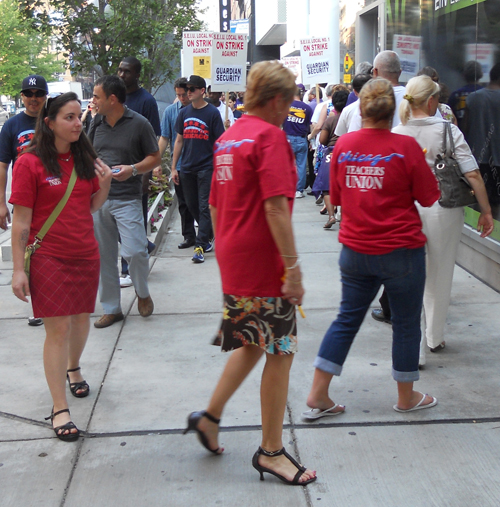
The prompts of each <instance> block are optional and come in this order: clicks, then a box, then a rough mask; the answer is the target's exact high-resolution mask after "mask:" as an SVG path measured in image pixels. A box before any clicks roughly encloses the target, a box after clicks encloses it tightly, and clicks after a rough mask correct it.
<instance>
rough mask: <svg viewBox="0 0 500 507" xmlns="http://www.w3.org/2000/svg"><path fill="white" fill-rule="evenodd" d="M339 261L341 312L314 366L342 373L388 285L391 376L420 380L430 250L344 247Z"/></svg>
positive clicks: (334, 372) (403, 380)
mask: <svg viewBox="0 0 500 507" xmlns="http://www.w3.org/2000/svg"><path fill="white" fill-rule="evenodd" d="M339 265H340V273H341V279H342V302H341V303H340V313H339V314H338V316H337V318H336V319H335V321H334V322H333V323H332V325H331V326H330V328H329V329H328V331H327V332H326V334H325V337H324V338H323V341H322V343H321V346H320V349H319V352H318V356H317V357H316V359H315V361H314V366H315V367H316V368H318V369H320V370H322V371H325V372H327V373H331V374H332V375H340V373H341V372H342V366H343V364H344V361H345V360H346V357H347V354H348V353H349V349H350V348H351V345H352V342H353V341H354V338H355V336H356V334H357V332H358V330H359V328H360V326H361V324H362V322H363V319H364V317H365V315H366V312H367V311H368V309H369V307H370V303H371V302H372V301H373V299H374V298H375V296H376V295H377V292H378V290H379V288H380V286H381V285H384V287H385V290H386V292H387V296H388V298H389V305H390V307H391V314H392V376H393V378H394V380H396V381H397V382H414V381H416V380H418V379H419V373H418V356H419V347H420V336H421V331H420V314H421V312H422V300H423V294H424V285H425V248H424V247H422V248H416V249H412V250H410V249H406V248H402V249H398V250H394V251H392V252H391V253H388V254H385V255H367V254H361V253H357V252H355V251H354V250H351V249H350V248H348V247H346V246H344V247H343V248H342V252H341V254H340V260H339Z"/></svg>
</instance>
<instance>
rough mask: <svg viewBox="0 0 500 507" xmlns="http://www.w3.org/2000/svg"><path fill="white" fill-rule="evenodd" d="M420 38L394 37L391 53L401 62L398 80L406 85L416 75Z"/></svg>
mask: <svg viewBox="0 0 500 507" xmlns="http://www.w3.org/2000/svg"><path fill="white" fill-rule="evenodd" d="M421 45H422V38H421V37H419V36H413V35H394V38H393V46H392V48H393V51H394V52H396V53H397V54H398V56H399V59H400V61H401V71H402V72H401V76H400V78H399V80H400V81H401V82H403V83H407V82H408V81H409V80H410V79H411V78H412V77H415V76H416V75H417V72H418V69H419V68H420V46H421Z"/></svg>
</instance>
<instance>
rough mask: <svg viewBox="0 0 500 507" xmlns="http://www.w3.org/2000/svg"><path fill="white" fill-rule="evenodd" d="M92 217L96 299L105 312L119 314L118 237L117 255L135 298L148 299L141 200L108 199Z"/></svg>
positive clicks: (147, 269) (144, 233)
mask: <svg viewBox="0 0 500 507" xmlns="http://www.w3.org/2000/svg"><path fill="white" fill-rule="evenodd" d="M93 217H94V232H95V237H96V239H97V241H98V243H99V253H100V255H101V276H100V279H99V298H100V301H101V304H102V307H103V308H104V313H105V314H106V315H108V314H117V313H120V312H121V311H122V310H121V304H120V274H119V271H118V235H119V236H120V237H121V251H120V255H121V256H122V257H123V258H125V260H126V261H127V262H128V263H129V271H130V278H131V279H132V283H133V284H134V287H135V291H136V292H137V295H138V296H139V297H141V298H145V297H148V296H149V288H148V274H149V254H148V251H147V244H148V239H147V237H146V231H145V230H144V218H143V214H142V203H141V200H140V199H137V200H134V201H120V200H107V201H106V202H105V203H104V204H103V206H102V207H101V209H100V210H98V211H96V212H95V213H94V215H93Z"/></svg>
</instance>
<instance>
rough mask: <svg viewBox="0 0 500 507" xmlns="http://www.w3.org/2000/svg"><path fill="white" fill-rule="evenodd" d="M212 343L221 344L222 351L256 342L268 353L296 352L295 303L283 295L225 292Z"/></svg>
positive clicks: (255, 343)
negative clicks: (231, 293) (242, 294)
mask: <svg viewBox="0 0 500 507" xmlns="http://www.w3.org/2000/svg"><path fill="white" fill-rule="evenodd" d="M213 344H214V345H221V348H222V351H223V352H227V351H229V350H234V349H237V348H239V347H242V346H244V345H257V346H258V347H261V348H262V349H264V350H265V351H266V352H267V353H268V354H278V355H284V354H295V352H297V319H296V316H295V306H294V305H292V304H291V303H290V302H289V301H288V300H286V299H283V298H280V297H265V298H259V297H241V296H231V295H229V294H224V312H223V316H222V323H221V326H220V329H219V332H218V334H217V336H216V337H215V339H214V341H213Z"/></svg>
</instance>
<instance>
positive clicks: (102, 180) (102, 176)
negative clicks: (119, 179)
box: [94, 158, 113, 188]
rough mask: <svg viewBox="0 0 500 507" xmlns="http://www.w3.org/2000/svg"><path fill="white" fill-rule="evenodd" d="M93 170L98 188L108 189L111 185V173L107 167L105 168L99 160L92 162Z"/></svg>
mask: <svg viewBox="0 0 500 507" xmlns="http://www.w3.org/2000/svg"><path fill="white" fill-rule="evenodd" d="M94 168H95V173H96V175H97V177H98V178H99V186H100V188H108V187H109V186H110V185H111V179H112V176H113V173H112V172H111V169H110V167H109V166H107V165H106V164H105V163H104V162H103V161H102V160H101V159H100V158H96V159H95V161H94Z"/></svg>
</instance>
